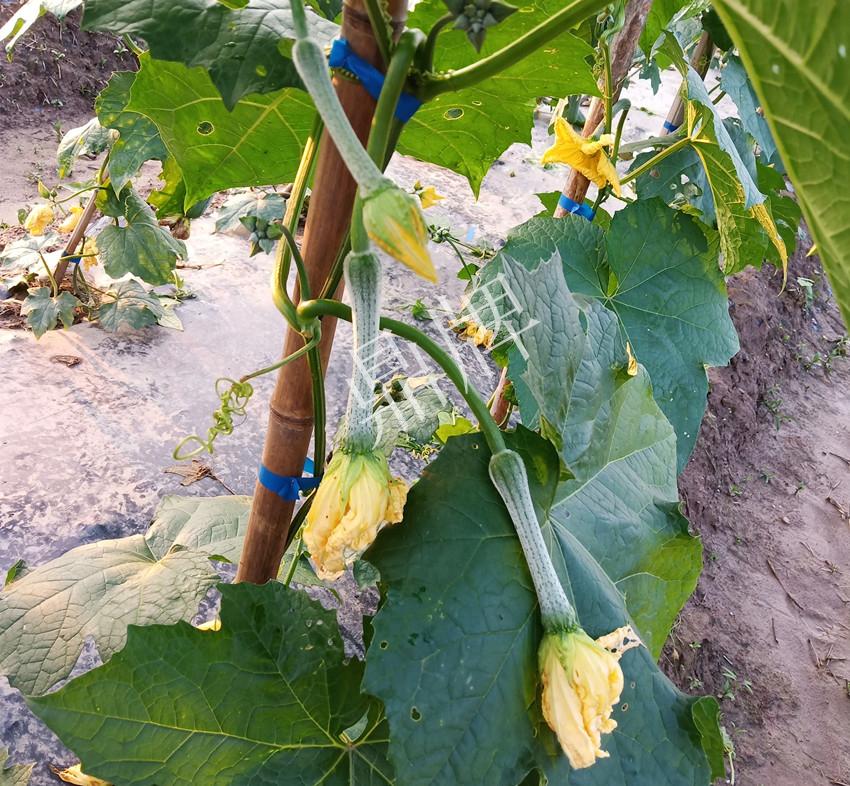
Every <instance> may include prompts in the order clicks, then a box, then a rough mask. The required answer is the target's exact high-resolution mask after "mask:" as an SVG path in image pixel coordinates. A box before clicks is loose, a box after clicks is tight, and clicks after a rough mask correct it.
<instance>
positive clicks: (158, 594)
mask: <svg viewBox="0 0 850 786" xmlns="http://www.w3.org/2000/svg"><path fill="white" fill-rule="evenodd" d="M249 506H250V499H249V498H248V497H230V496H228V497H218V498H211V499H203V498H194V499H187V500H179V499H174V498H166V499H165V500H164V501H163V503H162V505H161V506H160V509H159V510H158V511H157V514H156V517H155V518H154V521H153V524H151V526H150V529H149V530H148V531H147V532H146V533H145V534H144V535H130V536H129V537H126V538H119V539H117V540H102V541H99V542H97V543H88V544H86V545H83V546H78V547H77V548H75V549H72V550H71V551H69V552H67V553H66V554H63V555H62V556H60V557H57V558H56V559H54V560H52V561H51V562H48V563H47V564H45V565H41V566H39V567H37V568H33V569H31V570H29V571H28V572H27V573H26V574H25V575H24V576H23V577H22V578H19V579H16V580H15V581H14V582H12V583H11V584H9V585H8V586H7V587H5V588H4V589H3V590H2V592H0V671H2V673H3V674H5V675H6V676H7V677H8V678H9V682H10V683H11V684H12V685H13V686H14V687H16V688H18V689H19V690H20V691H22V692H23V693H25V694H27V695H34V694H42V693H44V692H45V691H47V690H49V689H50V688H51V687H52V686H53V685H54V684H55V683H56V682H58V681H59V680H62V679H65V678H66V677H67V676H68V675H69V674H70V673H71V670H72V669H73V667H74V664H75V663H76V662H77V658H79V656H80V653H81V652H82V648H83V644H84V642H85V640H86V638H87V637H89V636H91V637H92V638H93V639H94V642H95V644H96V645H97V649H98V652H99V653H100V656H101V658H103V660H108V659H109V658H110V657H111V656H112V654H113V653H114V652H116V651H117V650H119V649H121V647H123V646H124V642H125V640H126V634H127V626H128V625H133V624H135V625H150V624H153V623H157V622H158V623H166V624H167V623H170V622H176V621H177V620H188V619H191V618H192V617H193V616H195V614H196V613H197V611H198V604H199V603H200V601H201V600H202V599H203V597H204V596H205V595H206V593H207V592H208V590H209V589H210V588H211V587H212V586H214V585H215V583H216V582H217V581H218V580H219V576H218V574H217V573H216V571H215V570H213V568H212V565H211V564H210V561H209V560H210V556H211V555H218V554H223V555H224V556H226V557H227V558H228V559H237V558H238V551H239V543H241V539H242V537H243V535H244V533H245V528H246V526H247V519H248V510H249ZM78 752H79V751H78ZM120 782H123V781H120Z"/></svg>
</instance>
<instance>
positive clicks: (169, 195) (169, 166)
mask: <svg viewBox="0 0 850 786" xmlns="http://www.w3.org/2000/svg"><path fill="white" fill-rule="evenodd" d="M159 178H160V180H162V181H163V185H162V186H161V187H160V188H159V189H157V190H156V191H151V193H150V194H149V195H148V204H149V205H150V206H151V207H152V208H154V210H155V211H156V217H157V218H159V219H162V218H168V217H169V216H182V215H183V214H184V210H185V209H186V182H185V181H184V180H183V171H182V170H181V169H180V165H179V164H178V163H177V159H175V158H174V156H168V157H167V158H166V159H165V160H164V161H163V162H162V172H161V173H160V175H159Z"/></svg>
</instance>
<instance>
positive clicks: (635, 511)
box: [502, 250, 701, 657]
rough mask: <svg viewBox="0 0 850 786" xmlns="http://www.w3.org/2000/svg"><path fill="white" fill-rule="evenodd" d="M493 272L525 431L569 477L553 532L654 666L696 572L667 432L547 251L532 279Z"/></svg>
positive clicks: (607, 322)
mask: <svg viewBox="0 0 850 786" xmlns="http://www.w3.org/2000/svg"><path fill="white" fill-rule="evenodd" d="M502 268H503V271H502V272H503V276H504V286H505V288H506V290H508V291H509V292H510V293H511V297H512V300H513V301H514V303H515V304H516V305H517V314H516V315H515V316H514V317H512V319H513V321H514V322H515V326H514V327H515V329H516V331H517V332H518V333H519V340H520V341H521V342H522V349H523V352H522V353H521V352H520V351H519V349H518V348H514V350H513V351H512V353H511V356H510V357H511V360H510V366H509V370H510V376H511V379H512V380H514V382H515V384H517V381H520V382H521V385H520V386H518V392H519V400H520V413H521V415H522V419H523V422H524V423H533V422H535V420H536V419H537V418H538V417H539V419H540V423H541V426H542V427H543V433H544V434H546V435H550V436H551V437H552V441H553V442H554V443H555V444H556V446H557V447H558V448H559V452H560V456H561V460H562V463H563V464H564V466H565V468H566V469H567V470H568V472H569V475H571V476H572V477H570V478H569V479H568V480H566V481H565V482H564V483H563V484H562V485H561V486H560V487H559V489H558V492H557V494H556V495H555V502H554V504H553V506H552V509H551V516H552V520H553V522H554V524H555V533H556V535H557V537H558V539H560V536H561V534H562V533H565V532H570V533H572V534H573V535H574V536H576V537H578V538H579V539H580V540H581V542H582V544H583V546H584V548H586V549H587V550H588V551H589V552H590V554H591V555H592V556H593V558H594V559H595V560H596V561H597V562H598V563H599V565H600V566H601V567H602V568H603V570H605V572H606V573H607V575H608V576H609V577H610V578H611V579H612V580H613V581H614V582H615V583H616V585H617V588H618V590H619V591H620V592H621V593H622V594H623V596H624V597H625V599H626V606H627V608H628V611H629V614H630V615H631V617H632V619H633V620H634V621H635V624H636V625H637V627H638V629H639V631H640V634H641V638H642V639H643V642H644V644H646V646H647V647H648V648H649V650H650V652H651V653H652V654H653V655H654V656H655V657H658V656H659V655H660V654H661V647H662V646H663V644H664V641H665V640H666V639H667V636H668V634H669V632H670V628H671V627H672V625H673V622H674V620H675V619H676V615H677V614H678V613H679V611H680V610H681V608H682V606H684V604H685V601H686V600H687V599H688V598H689V597H690V595H691V593H692V592H693V591H694V588H695V587H696V582H697V578H698V576H699V572H700V567H701V547H700V544H699V542H698V541H697V540H695V539H694V538H692V537H691V536H690V535H689V534H688V522H687V520H686V519H685V517H684V516H682V514H681V513H680V512H679V493H678V488H677V485H676V436H675V434H674V432H673V428H672V427H671V426H670V423H669V422H668V421H667V419H666V418H665V417H664V415H663V414H662V412H661V410H660V409H659V408H658V404H656V402H655V401H654V399H653V397H652V388H651V386H650V383H649V378H648V375H647V373H646V371H645V370H643V369H642V368H641V369H639V370H638V372H637V374H636V375H635V376H630V375H629V374H628V373H627V365H628V362H627V356H626V349H625V345H624V342H623V338H622V336H621V334H620V328H619V325H618V321H617V317H616V315H615V314H614V313H613V312H612V311H610V310H609V309H607V308H605V307H604V306H603V305H601V304H600V303H599V302H597V301H589V302H588V304H587V305H586V307H585V309H584V310H583V311H582V310H581V309H579V307H578V305H577V304H576V302H575V300H574V298H573V296H572V294H571V293H570V291H569V289H568V287H567V284H566V281H565V280H564V272H563V266H562V265H561V261H560V259H559V258H558V256H557V254H556V253H555V252H554V250H553V252H552V254H551V255H550V257H549V259H547V260H545V261H543V262H541V263H540V264H539V265H538V266H537V268H536V269H534V270H533V271H529V270H528V269H527V268H526V267H525V266H524V265H522V264H520V263H519V262H516V261H514V260H512V259H510V257H507V256H505V257H504V258H503V260H502ZM524 327H525V329H523V328H524ZM520 331H521V332H520Z"/></svg>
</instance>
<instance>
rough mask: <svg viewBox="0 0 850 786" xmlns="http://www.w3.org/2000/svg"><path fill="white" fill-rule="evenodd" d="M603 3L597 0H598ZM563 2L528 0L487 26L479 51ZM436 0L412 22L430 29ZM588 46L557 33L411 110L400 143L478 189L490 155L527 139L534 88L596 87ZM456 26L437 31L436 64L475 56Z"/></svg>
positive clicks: (440, 8)
mask: <svg viewBox="0 0 850 786" xmlns="http://www.w3.org/2000/svg"><path fill="white" fill-rule="evenodd" d="M602 5H604V3H600V6H602ZM562 7H563V2H562V0H531V1H530V2H528V3H526V4H525V5H524V6H523V8H522V9H521V11H520V12H519V13H516V14H512V15H511V16H510V17H508V18H507V19H506V20H505V21H504V22H502V23H501V24H499V25H497V26H495V27H493V28H490V29H489V30H488V32H487V39H486V41H485V43H484V46H483V48H482V52H481V56H482V57H484V56H487V55H489V54H492V53H493V52H494V51H496V50H497V49H499V48H501V47H503V46H505V45H506V44H508V43H511V42H512V41H514V40H515V39H516V38H517V37H519V36H521V35H523V34H524V33H525V32H527V31H528V30H530V29H531V28H532V27H535V26H536V25H538V24H540V23H541V22H543V21H544V20H545V19H546V18H547V17H549V16H551V15H552V14H554V13H556V12H557V11H559V10H560V9H561V8H562ZM445 10H446V7H445V5H444V4H443V2H442V0H423V2H420V3H418V4H417V6H416V8H415V10H414V11H413V13H412V14H411V16H410V26H411V27H419V28H421V29H423V30H428V29H430V27H431V26H432V25H433V24H434V22H435V21H436V20H437V19H438V18H439V17H441V16H442V15H443V14H444V13H445ZM592 51H593V50H592V49H591V48H590V47H589V46H588V45H587V44H585V43H584V42H583V41H580V40H579V39H578V38H576V37H575V36H573V35H572V34H570V33H564V34H563V35H561V36H559V37H557V38H556V39H554V40H553V41H551V42H550V43H549V44H547V45H546V46H544V47H543V48H542V49H540V50H538V51H536V52H534V53H533V54H531V55H529V56H528V57H526V58H525V59H524V60H522V61H520V62H519V63H517V64H516V65H514V66H512V67H511V68H508V69H507V70H505V71H503V72H501V73H500V74H498V75H497V76H494V77H492V78H490V79H487V80H485V81H484V82H481V83H480V84H478V85H475V86H474V87H470V88H466V89H464V90H459V91H456V92H453V93H446V94H443V95H440V96H438V97H437V98H436V99H434V100H433V101H429V102H428V103H427V104H425V105H424V106H423V107H421V108H420V109H419V111H418V112H417V113H416V114H415V115H414V116H413V118H412V119H411V120H410V122H409V123H408V124H407V126H406V127H405V130H404V133H403V134H402V136H401V140H400V145H399V150H400V151H401V152H402V153H405V154H407V155H412V156H415V157H416V158H420V159H422V160H424V161H431V162H432V163H435V164H438V165H439V166H442V167H446V168H447V169H451V170H452V171H454V172H458V173H459V174H461V175H463V176H464V177H466V178H467V180H469V184H470V186H471V188H472V190H473V192H474V193H475V194H476V196H477V194H478V191H479V188H480V186H481V181H482V179H483V178H484V175H485V174H486V173H487V171H488V170H489V169H490V166H491V165H492V163H493V162H494V161H495V160H496V159H497V158H498V157H499V156H500V155H501V154H502V153H503V152H504V151H505V150H507V148H508V147H510V146H511V145H512V144H513V143H514V142H524V143H526V144H530V143H531V127H532V125H533V113H534V107H535V106H536V103H537V98H538V97H539V96H553V95H554V96H561V95H568V94H574V93H586V94H589V95H598V93H599V90H598V88H597V86H596V81H595V80H594V78H593V73H592V72H591V70H590V67H589V66H588V64H587V63H586V62H585V59H586V58H588V57H589V56H591V55H592ZM478 57H479V56H478V54H477V53H476V52H475V50H474V49H473V48H472V47H470V45H469V42H468V41H467V40H466V35H465V33H464V32H463V31H461V30H449V31H447V32H444V33H443V34H442V35H440V38H439V40H438V44H437V63H436V68H437V69H439V70H447V69H453V68H455V69H456V68H460V67H462V66H465V65H469V64H471V63H473V62H475V61H476V60H478Z"/></svg>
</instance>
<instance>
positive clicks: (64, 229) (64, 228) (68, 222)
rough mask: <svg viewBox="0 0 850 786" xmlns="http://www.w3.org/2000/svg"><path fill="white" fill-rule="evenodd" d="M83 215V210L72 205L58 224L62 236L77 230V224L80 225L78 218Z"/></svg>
mask: <svg viewBox="0 0 850 786" xmlns="http://www.w3.org/2000/svg"><path fill="white" fill-rule="evenodd" d="M82 214H83V208H81V207H80V206H79V205H74V207H72V208H71V210H70V212H69V213H68V215H67V216H65V218H64V219H63V221H62V223H61V224H59V231H60V232H61V233H62V234H63V235H64V234H67V233H68V232H73V231H74V230H75V229H76V228H77V224H79V223H80V216H82Z"/></svg>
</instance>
